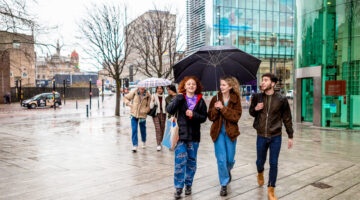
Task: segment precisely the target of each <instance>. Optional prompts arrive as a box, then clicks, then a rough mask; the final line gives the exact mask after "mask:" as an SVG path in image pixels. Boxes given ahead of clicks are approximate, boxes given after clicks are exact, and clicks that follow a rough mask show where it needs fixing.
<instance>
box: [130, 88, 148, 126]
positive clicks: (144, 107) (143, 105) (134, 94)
mask: <svg viewBox="0 0 360 200" xmlns="http://www.w3.org/2000/svg"><path fill="white" fill-rule="evenodd" d="M150 101H151V95H150V93H149V92H148V91H146V93H145V95H144V96H143V97H141V96H140V95H139V94H138V89H135V90H132V91H130V92H129V93H128V94H127V95H125V96H124V102H125V105H127V106H129V107H130V108H131V109H130V114H131V115H132V116H133V117H135V118H144V119H145V118H146V117H147V113H148V112H149V111H150Z"/></svg>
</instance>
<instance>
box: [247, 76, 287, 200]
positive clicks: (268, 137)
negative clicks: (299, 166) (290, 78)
mask: <svg viewBox="0 0 360 200" xmlns="http://www.w3.org/2000/svg"><path fill="white" fill-rule="evenodd" d="M277 80H278V79H277V78H276V76H275V75H273V74H271V73H266V74H264V75H262V81H261V85H260V89H261V91H263V92H262V93H259V94H256V95H254V96H253V98H252V100H251V105H250V108H249V112H250V115H251V116H253V117H255V120H254V124H253V127H254V128H255V129H256V131H257V140H256V150H257V151H256V152H257V159H256V166H257V171H258V176H257V179H258V184H259V186H262V185H263V184H264V176H263V173H264V164H265V161H266V155H267V151H268V149H270V159H269V163H270V170H269V182H268V199H269V200H274V199H277V198H276V196H275V193H274V190H275V183H276V178H277V172H278V168H277V166H278V158H279V154H280V149H281V139H282V137H281V134H282V133H281V128H282V123H284V126H285V129H286V132H287V134H288V138H289V140H288V148H289V149H290V148H291V147H292V146H293V133H294V130H293V128H292V117H291V111H290V106H289V103H288V100H287V99H286V98H285V97H284V96H282V95H281V94H280V93H278V92H275V91H274V87H275V84H276V82H277Z"/></svg>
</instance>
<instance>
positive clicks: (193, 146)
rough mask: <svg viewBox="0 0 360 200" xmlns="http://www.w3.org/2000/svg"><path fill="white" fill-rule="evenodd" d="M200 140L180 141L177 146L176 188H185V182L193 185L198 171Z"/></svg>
mask: <svg viewBox="0 0 360 200" xmlns="http://www.w3.org/2000/svg"><path fill="white" fill-rule="evenodd" d="M198 148H199V143H198V142H188V141H179V142H178V143H177V146H176V147H175V169H174V185H175V188H183V187H184V184H185V185H188V186H192V183H193V180H194V175H195V172H196V158H197V151H198Z"/></svg>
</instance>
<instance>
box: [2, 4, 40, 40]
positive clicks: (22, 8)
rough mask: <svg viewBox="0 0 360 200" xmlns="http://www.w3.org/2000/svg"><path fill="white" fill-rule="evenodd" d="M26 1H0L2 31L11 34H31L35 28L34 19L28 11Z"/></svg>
mask: <svg viewBox="0 0 360 200" xmlns="http://www.w3.org/2000/svg"><path fill="white" fill-rule="evenodd" d="M27 2H28V1H26V0H0V21H1V24H0V29H1V30H4V31H10V32H14V33H15V32H29V31H31V32H32V31H33V29H34V28H35V25H36V24H35V20H34V17H33V16H31V15H30V14H29V13H28V12H27V11H28V9H27V4H26V3H27Z"/></svg>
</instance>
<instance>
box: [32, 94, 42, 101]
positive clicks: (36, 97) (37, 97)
mask: <svg viewBox="0 0 360 200" xmlns="http://www.w3.org/2000/svg"><path fill="white" fill-rule="evenodd" d="M40 97H41V94H38V95H36V96H34V97H32V98H31V99H35V100H36V99H40Z"/></svg>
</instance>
